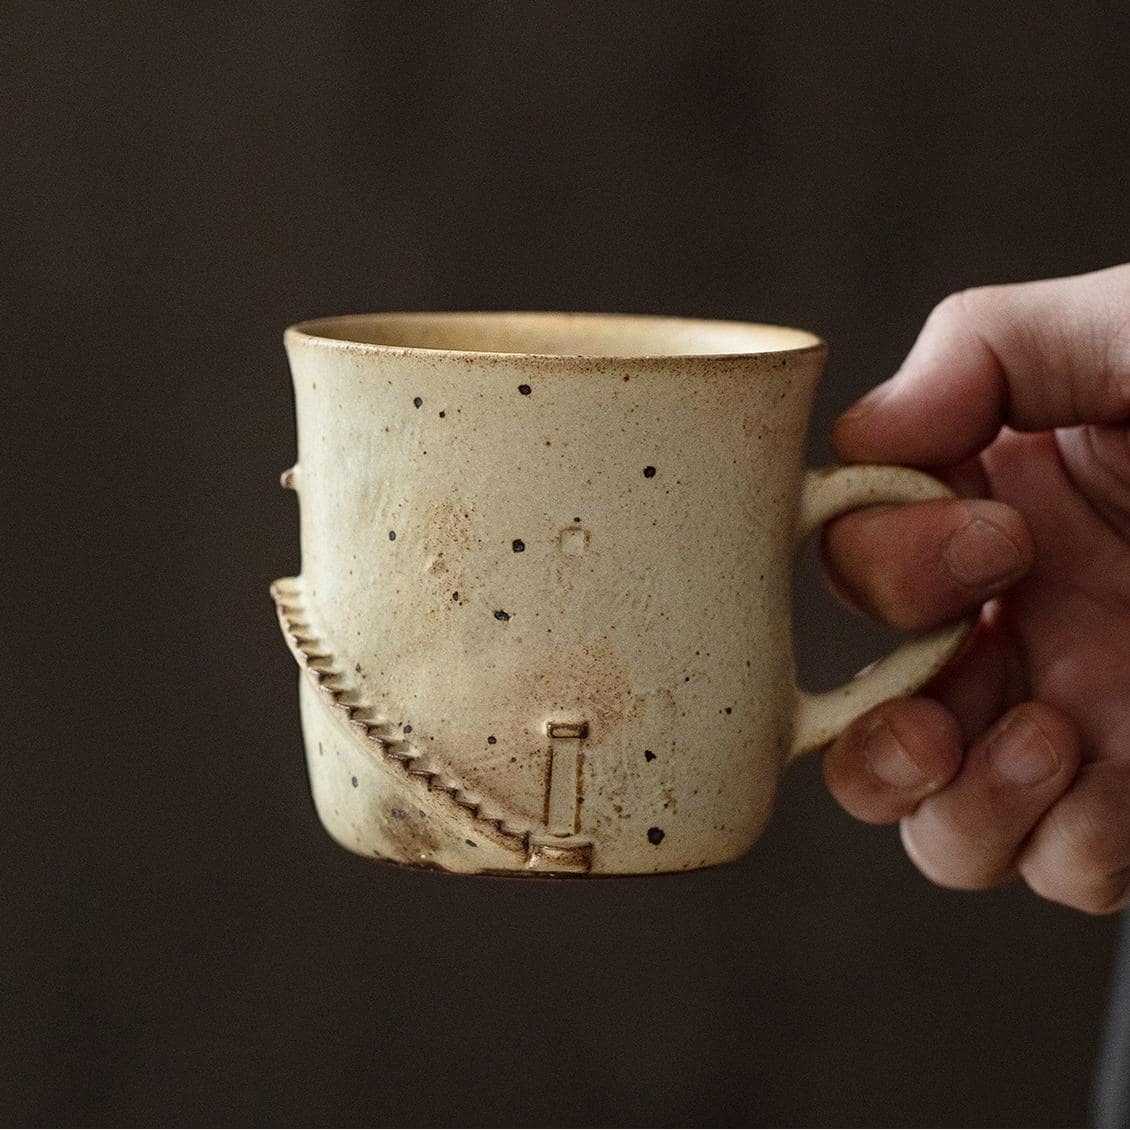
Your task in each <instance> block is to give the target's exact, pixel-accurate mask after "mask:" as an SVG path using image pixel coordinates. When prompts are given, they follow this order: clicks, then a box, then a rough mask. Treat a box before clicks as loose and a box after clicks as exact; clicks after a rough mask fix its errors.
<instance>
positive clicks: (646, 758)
mask: <svg viewBox="0 0 1130 1130" xmlns="http://www.w3.org/2000/svg"><path fill="white" fill-rule="evenodd" d="M643 759H644V761H654V760H655V754H654V753H652V752H651V750H650V749H645V750H644V751H643Z"/></svg>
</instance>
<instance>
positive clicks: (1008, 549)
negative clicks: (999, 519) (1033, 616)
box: [943, 518, 1023, 588]
mask: <svg viewBox="0 0 1130 1130" xmlns="http://www.w3.org/2000/svg"><path fill="white" fill-rule="evenodd" d="M943 553H944V559H945V564H946V568H947V569H948V570H949V572H950V575H951V576H952V577H953V578H954V579H955V580H956V581H958V582H959V583H960V584H962V585H965V586H967V587H969V588H985V587H986V586H988V585H999V584H1002V583H1003V582H1005V581H1009V580H1012V579H1013V578H1014V577H1017V576H1019V575H1020V573H1021V571H1022V567H1023V558H1022V557H1021V554H1020V547H1019V546H1018V545H1017V544H1016V542H1014V541H1013V540H1012V538H1010V537H1009V536H1008V535H1007V534H1006V533H1005V532H1004V530H1002V529H1001V528H1000V526H998V525H996V524H994V523H993V522H987V521H985V519H984V518H974V519H973V520H972V521H970V522H967V523H966V524H965V525H964V526H962V527H961V529H959V530H955V531H954V532H953V533H952V534H950V537H949V540H948V541H947V542H946V545H945V549H944V551H943Z"/></svg>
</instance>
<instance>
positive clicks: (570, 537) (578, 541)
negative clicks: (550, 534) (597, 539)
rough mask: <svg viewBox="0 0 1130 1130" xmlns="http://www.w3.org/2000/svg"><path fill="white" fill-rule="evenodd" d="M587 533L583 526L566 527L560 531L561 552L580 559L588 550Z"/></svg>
mask: <svg viewBox="0 0 1130 1130" xmlns="http://www.w3.org/2000/svg"><path fill="white" fill-rule="evenodd" d="M588 543H589V532H588V530H586V529H585V528H584V527H583V526H566V527H565V529H563V530H562V531H561V535H560V544H561V552H562V553H564V554H566V555H567V556H569V557H580V556H581V555H582V554H583V553H584V552H585V550H586V548H588Z"/></svg>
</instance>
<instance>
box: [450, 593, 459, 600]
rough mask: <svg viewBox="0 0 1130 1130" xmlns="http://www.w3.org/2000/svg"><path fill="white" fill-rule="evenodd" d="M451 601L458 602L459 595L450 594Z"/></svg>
mask: <svg viewBox="0 0 1130 1130" xmlns="http://www.w3.org/2000/svg"><path fill="white" fill-rule="evenodd" d="M451 599H452V600H458V599H459V594H458V593H457V592H453V593H452V594H451Z"/></svg>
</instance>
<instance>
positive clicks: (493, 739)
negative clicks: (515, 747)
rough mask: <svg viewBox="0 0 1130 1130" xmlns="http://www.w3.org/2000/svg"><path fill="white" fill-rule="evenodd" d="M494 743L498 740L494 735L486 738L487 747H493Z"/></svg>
mask: <svg viewBox="0 0 1130 1130" xmlns="http://www.w3.org/2000/svg"><path fill="white" fill-rule="evenodd" d="M496 741H498V738H496V737H495V736H494V734H491V736H490V737H489V738H487V745H494V743H495V742H496Z"/></svg>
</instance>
